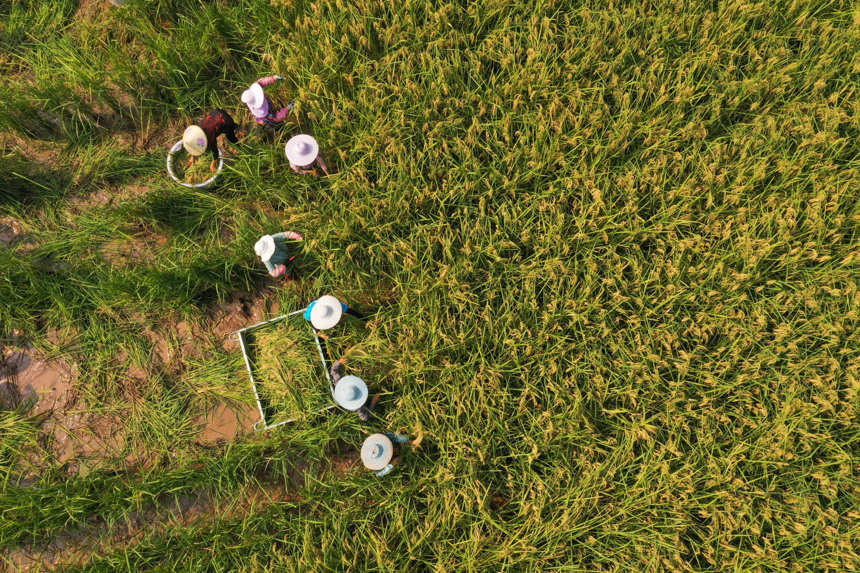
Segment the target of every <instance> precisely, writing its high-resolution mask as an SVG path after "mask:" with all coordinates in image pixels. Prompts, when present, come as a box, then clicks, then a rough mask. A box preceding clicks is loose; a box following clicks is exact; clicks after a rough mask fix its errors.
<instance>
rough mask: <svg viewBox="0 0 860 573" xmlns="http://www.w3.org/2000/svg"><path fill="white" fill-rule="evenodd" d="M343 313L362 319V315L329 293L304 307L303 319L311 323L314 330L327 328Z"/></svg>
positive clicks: (335, 322) (337, 320)
mask: <svg viewBox="0 0 860 573" xmlns="http://www.w3.org/2000/svg"><path fill="white" fill-rule="evenodd" d="M343 313H347V314H351V315H352V316H354V317H356V318H360V319H364V315H363V314H361V313H360V312H358V311H357V310H355V309H353V308H350V307H349V305H347V304H346V303H344V302H340V301H339V300H337V299H336V298H335V297H333V296H332V295H330V294H327V295H324V296H321V297H319V298H318V299H317V300H315V301H313V302H312V303H310V304H309V305H308V307H307V308H306V309H305V314H304V317H305V320H307V321H308V322H310V323H311V326H313V327H314V330H315V331H319V330H328V329H329V328H332V327H333V326H335V325H336V324H337V323H338V322H340V317H341V316H343Z"/></svg>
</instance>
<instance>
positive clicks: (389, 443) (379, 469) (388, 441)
mask: <svg viewBox="0 0 860 573" xmlns="http://www.w3.org/2000/svg"><path fill="white" fill-rule="evenodd" d="M408 440H409V438H408V437H407V436H404V435H402V434H395V433H393V432H385V433H384V434H371V435H370V436H368V437H367V439H366V440H364V444H362V446H361V461H362V463H363V464H364V467H366V468H367V469H369V470H371V471H372V472H373V473H375V474H376V475H377V477H382V476H384V475H385V474H387V473H388V472H390V471H391V470H392V469H394V466H395V465H396V464H397V462H398V461H399V460H400V456H397V457H395V454H397V453H399V452H398V450H399V449H400V446H401V445H402V444H405V443H406V442H407V441H408Z"/></svg>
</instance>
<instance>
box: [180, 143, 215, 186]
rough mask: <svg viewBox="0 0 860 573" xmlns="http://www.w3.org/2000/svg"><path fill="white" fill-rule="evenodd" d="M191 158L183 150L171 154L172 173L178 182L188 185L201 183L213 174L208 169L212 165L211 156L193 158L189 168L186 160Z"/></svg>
mask: <svg viewBox="0 0 860 573" xmlns="http://www.w3.org/2000/svg"><path fill="white" fill-rule="evenodd" d="M189 157H191V156H190V155H189V154H188V152H186V151H185V149H182V148H180V149H179V150H178V151H176V152H175V153H174V154H173V173H174V174H175V175H176V177H178V178H179V179H180V180H182V181H184V182H185V183H188V184H189V185H197V184H198V183H203V182H204V181H206V180H207V179H209V178H210V177H212V176H213V175H215V173H214V172H213V171H212V170H211V169H210V168H209V166H210V165H211V164H212V156H211V155H210V154H204V155H202V156H200V157H197V158H195V160H194V163H192V164H191V167H188V159H189Z"/></svg>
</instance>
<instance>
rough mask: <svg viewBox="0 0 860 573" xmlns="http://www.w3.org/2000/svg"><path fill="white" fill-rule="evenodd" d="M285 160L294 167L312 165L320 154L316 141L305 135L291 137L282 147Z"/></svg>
mask: <svg viewBox="0 0 860 573" xmlns="http://www.w3.org/2000/svg"><path fill="white" fill-rule="evenodd" d="M284 153H286V154H287V159H289V160H290V163H292V164H293V165H295V166H296V167H307V166H308V165H310V164H311V163H313V162H314V161H315V160H316V158H317V156H318V155H319V153H320V146H319V144H318V143H317V140H316V139H314V138H313V137H311V136H310V135H308V134H306V133H300V134H299V135H296V136H293V137H291V138H290V140H289V141H287V145H286V146H284Z"/></svg>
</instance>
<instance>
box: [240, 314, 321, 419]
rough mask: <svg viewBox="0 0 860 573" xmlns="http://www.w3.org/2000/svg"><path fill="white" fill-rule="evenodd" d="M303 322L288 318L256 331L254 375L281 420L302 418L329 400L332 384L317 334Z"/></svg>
mask: <svg viewBox="0 0 860 573" xmlns="http://www.w3.org/2000/svg"><path fill="white" fill-rule="evenodd" d="M303 322H304V321H302V320H301V319H298V318H297V319H295V320H289V319H288V320H284V321H281V322H279V323H276V324H275V325H272V326H270V327H266V328H264V329H261V330H258V331H257V332H255V333H254V343H253V345H254V351H255V355H256V360H255V362H256V372H255V375H254V378H255V379H256V380H257V387H258V390H259V392H260V397H261V399H263V400H264V401H265V402H267V403H268V406H269V410H270V411H271V412H272V413H273V415H274V416H276V417H277V418H278V419H281V418H295V417H301V416H302V415H305V414H308V413H310V412H312V411H315V410H318V409H320V408H322V407H323V406H325V405H326V403H327V397H328V384H327V382H326V378H325V374H324V373H323V369H322V364H321V363H320V359H319V355H318V353H317V349H316V345H315V343H314V340H313V334H312V333H311V331H310V329H309V328H308V327H307V325H305V324H304V323H303Z"/></svg>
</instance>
